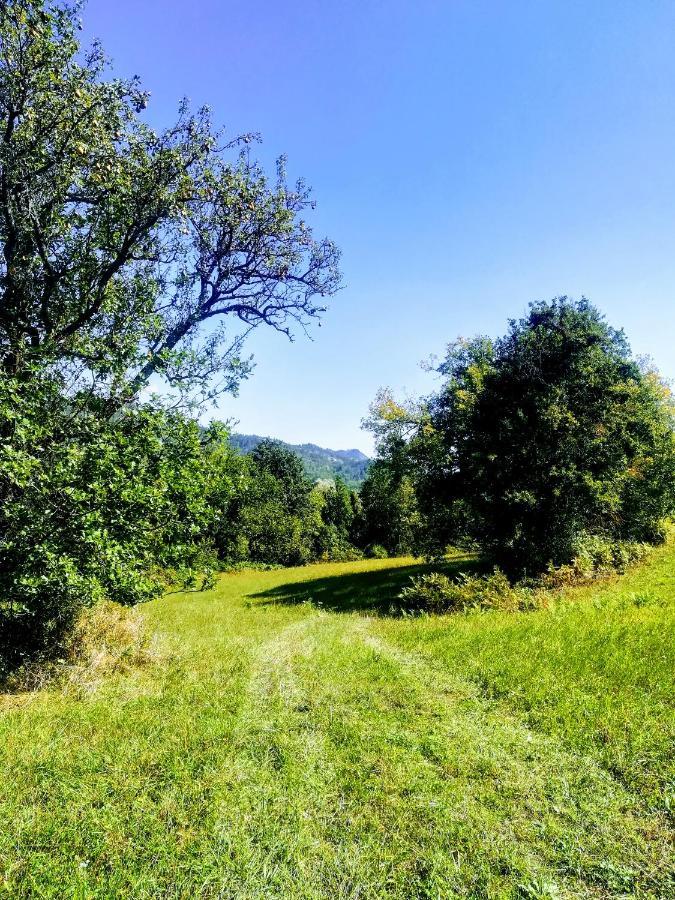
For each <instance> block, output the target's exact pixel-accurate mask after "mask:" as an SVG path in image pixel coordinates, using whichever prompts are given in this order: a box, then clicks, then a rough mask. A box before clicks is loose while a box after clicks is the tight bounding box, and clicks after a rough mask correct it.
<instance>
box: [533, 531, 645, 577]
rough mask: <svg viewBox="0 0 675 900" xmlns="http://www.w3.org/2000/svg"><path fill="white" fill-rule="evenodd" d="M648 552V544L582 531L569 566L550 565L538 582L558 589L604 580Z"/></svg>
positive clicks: (623, 569) (574, 546)
mask: <svg viewBox="0 0 675 900" xmlns="http://www.w3.org/2000/svg"><path fill="white" fill-rule="evenodd" d="M649 550H650V545H649V544H645V543H641V542H638V541H612V540H610V539H609V538H607V537H604V536H602V535H597V534H589V533H588V532H581V533H580V534H579V535H578V536H577V538H576V540H575V541H574V544H573V552H574V556H573V558H572V561H571V563H569V564H568V565H564V566H554V565H553V564H552V563H549V566H548V569H547V571H546V572H545V573H544V575H543V576H542V577H541V578H540V579H539V581H540V583H541V584H542V585H543V586H544V587H546V588H558V587H565V586H567V585H572V584H580V583H583V582H587V581H594V580H595V579H596V578H605V577H607V576H608V575H611V574H613V573H615V572H618V573H621V572H625V571H626V569H627V568H628V567H629V566H631V565H633V564H634V563H636V562H639V560H641V559H643V558H644V557H645V555H646V554H647V553H648V552H649Z"/></svg>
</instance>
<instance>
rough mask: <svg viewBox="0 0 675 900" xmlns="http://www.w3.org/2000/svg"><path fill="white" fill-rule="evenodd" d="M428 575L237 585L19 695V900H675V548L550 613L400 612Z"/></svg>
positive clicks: (168, 606) (13, 887) (7, 864)
mask: <svg viewBox="0 0 675 900" xmlns="http://www.w3.org/2000/svg"><path fill="white" fill-rule="evenodd" d="M472 564H473V563H472V560H470V559H468V558H462V557H457V558H455V559H454V560H452V561H451V562H449V563H448V568H449V569H450V570H451V571H455V572H457V571H460V570H466V569H468V568H470V567H471V565H472ZM421 570H424V567H422V566H418V565H417V564H416V563H415V561H414V560H412V559H397V560H371V561H359V562H353V563H339V564H337V563H328V564H318V565H313V566H306V567H303V568H297V569H285V570H273V571H267V572H260V571H246V572H241V573H237V574H226V575H223V576H221V577H220V578H219V580H218V583H217V585H216V587H215V588H214V589H213V590H211V591H207V592H201V593H199V592H195V593H177V594H172V595H168V596H166V597H164V598H163V599H161V600H158V601H155V602H153V603H151V604H148V605H146V606H144V607H142V608H141V610H140V615H142V616H143V617H144V619H145V620H146V624H147V627H148V628H149V629H151V630H152V631H153V632H156V633H157V635H158V645H157V651H156V653H157V654H158V658H157V659H156V660H155V661H152V660H151V661H149V662H148V663H147V664H146V665H144V666H130V667H128V668H127V669H126V671H122V672H118V673H113V674H110V675H106V676H103V677H100V678H93V679H90V680H89V681H87V679H84V680H82V679H80V681H76V682H75V683H71V684H69V685H66V686H65V687H64V686H61V687H59V686H52V687H51V688H46V689H43V690H41V691H37V692H31V693H24V694H21V693H19V694H6V695H3V696H2V700H1V703H0V767H1V771H2V781H1V782H0V822H1V823H2V825H1V826H0V895H2V896H7V897H12V898H22V897H45V898H47V897H53V898H57V897H58V898H90V897H92V898H94V897H96V898H112V897H134V898H146V897H147V898H150V897H162V898H179V897H180V898H193V897H209V898H211V897H213V898H215V897H221V898H230V897H231V898H251V900H253V898H256V900H257V898H268V897H269V898H298V900H301V898H302V900H308V898H324V897H331V898H450V897H500V898H501V897H504V898H505V897H529V898H534V897H644V898H648V897H649V898H657V897H658V898H665V897H669V896H673V895H674V893H675V881H674V880H673V879H674V872H673V856H672V843H671V838H672V832H671V830H670V828H669V814H670V813H672V806H673V803H674V802H675V801H674V800H673V794H672V778H673V752H672V751H673V733H674V727H673V726H674V718H673V703H672V702H673V673H674V671H675V665H674V663H675V646H674V642H673V633H674V631H673V625H674V624H675V546H674V545H673V544H672V542H671V543H670V544H669V545H667V546H666V547H663V548H660V549H658V550H655V551H654V552H653V553H652V555H651V556H650V557H649V560H648V561H647V562H646V563H642V564H641V565H640V566H639V567H637V568H635V569H633V570H632V571H631V572H629V573H628V574H627V575H624V576H619V577H616V578H614V579H611V580H608V581H606V582H602V583H597V584H595V585H593V586H591V587H584V588H574V589H571V590H569V591H568V592H567V594H566V595H565V596H563V597H561V598H559V599H558V600H557V601H556V602H555V603H554V604H553V605H552V606H551V607H550V608H549V609H545V610H539V611H535V612H523V613H503V612H473V613H468V614H452V615H445V616H422V617H409V616H401V615H393V614H390V611H389V607H390V604H391V601H392V600H393V599H394V598H395V597H396V595H397V593H398V592H399V590H400V588H401V587H402V586H403V585H404V584H405V583H406V582H407V581H408V577H409V575H410V574H411V573H412V572H416V571H421ZM138 614H139V613H131V615H138Z"/></svg>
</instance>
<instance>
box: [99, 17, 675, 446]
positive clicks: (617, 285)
mask: <svg viewBox="0 0 675 900" xmlns="http://www.w3.org/2000/svg"><path fill="white" fill-rule="evenodd" d="M84 22H85V29H84V35H85V38H87V37H91V36H96V37H99V38H100V39H101V41H102V42H103V45H104V47H105V48H106V50H107V51H108V53H109V54H110V55H112V57H113V59H114V62H115V68H116V70H117V71H118V72H119V73H120V74H125V75H133V74H138V75H140V76H141V77H142V79H143V82H144V84H145V86H146V87H147V88H148V89H150V90H151V91H152V101H151V105H150V108H149V110H148V114H149V115H150V117H151V120H152V122H153V124H157V125H161V124H169V123H170V121H171V119H172V118H173V117H174V115H175V111H176V106H177V101H178V100H179V99H180V98H181V97H182V96H185V95H187V96H188V97H190V98H191V100H192V101H193V102H194V104H195V105H201V104H203V103H208V104H209V105H210V106H211V107H212V108H213V110H214V114H215V119H216V120H217V121H219V122H222V123H223V124H225V125H226V126H227V127H228V129H229V130H230V131H231V133H232V134H234V133H238V132H244V131H259V132H261V133H262V136H263V138H264V144H263V146H262V147H261V148H260V155H261V157H262V158H263V159H264V160H265V161H268V162H270V163H271V162H272V161H273V159H274V157H275V156H276V155H278V154H279V153H286V154H287V155H288V160H289V173H290V174H291V175H292V176H295V175H304V176H305V177H306V178H307V179H308V181H309V183H310V184H312V185H313V187H314V189H315V197H316V199H317V201H318V207H317V210H316V213H315V214H314V217H313V220H312V221H313V224H314V225H315V228H316V230H317V232H318V233H319V234H320V235H321V234H327V235H329V236H330V237H331V238H333V239H334V240H335V241H337V243H338V244H339V245H340V246H341V248H342V251H343V263H344V265H343V269H344V274H345V288H344V290H343V291H342V292H341V293H340V294H339V295H338V296H336V297H335V298H334V300H333V302H332V305H331V309H330V310H329V312H328V313H327V315H326V317H325V319H324V323H323V326H322V327H321V328H320V329H315V331H314V340H313V341H308V340H306V339H305V338H304V337H302V336H299V337H298V339H297V341H296V342H295V343H294V344H289V343H288V342H287V341H286V339H285V338H284V337H283V336H281V335H278V334H270V333H264V332H263V331H259V333H258V334H257V335H256V336H255V337H254V339H253V340H252V341H251V344H250V346H251V350H252V351H253V352H254V353H255V355H256V357H257V360H258V365H257V369H256V371H255V373H254V375H253V376H252V378H251V379H250V381H248V382H247V383H245V384H244V385H243V387H242V390H241V392H240V395H239V397H238V398H237V399H232V398H226V399H225V400H224V401H223V402H221V404H220V415H221V416H222V417H226V416H231V417H235V418H237V419H238V420H239V426H238V430H240V431H244V432H252V433H258V434H270V435H273V436H276V437H280V438H283V439H285V440H289V441H292V442H301V441H312V442H314V443H318V444H322V445H324V446H329V447H334V448H347V447H354V446H356V447H360V448H361V449H364V450H366V451H368V450H369V449H370V446H371V444H370V439H369V437H368V435H366V434H365V433H364V432H362V431H361V430H360V428H359V422H360V419H361V418H362V416H363V415H364V414H365V413H366V410H367V407H368V404H369V402H370V400H371V399H372V397H373V395H374V394H375V391H376V390H377V388H378V387H379V386H382V385H390V386H392V387H393V388H394V389H395V390H396V391H398V392H400V393H405V392H408V393H411V394H413V395H414V394H419V393H422V392H426V391H428V390H429V389H430V388H431V387H432V386H433V382H432V381H431V380H430V376H429V375H428V374H425V373H424V372H422V371H421V370H420V368H419V362H420V360H421V359H423V358H426V357H428V356H429V355H430V354H432V353H436V354H440V353H442V352H443V348H444V346H445V344H446V343H448V342H449V341H450V340H453V339H454V338H455V337H456V336H457V335H460V334H461V335H465V336H468V335H471V334H474V333H477V332H481V333H487V334H491V335H498V334H500V333H503V331H504V330H505V327H506V323H507V319H508V318H509V317H513V316H519V315H521V314H522V313H523V312H524V311H525V309H526V306H527V303H528V301H530V300H535V299H545V298H550V297H552V296H555V295H557V294H563V293H564V294H570V295H572V296H580V295H581V294H585V295H586V296H587V297H589V298H590V299H591V300H592V301H593V302H594V303H595V304H597V305H598V306H599V307H600V308H601V309H602V310H603V312H604V313H605V314H606V315H607V318H608V319H609V321H610V322H611V323H612V324H613V325H616V326H623V327H624V328H625V329H626V332H627V334H628V337H629V339H630V340H631V344H632V346H633V349H634V351H635V352H636V353H640V354H649V355H651V356H652V357H653V359H654V360H655V362H656V364H657V365H658V366H659V368H660V369H661V371H662V372H664V374H667V375H668V376H669V377H675V346H674V344H675V3H673V2H672V0H664V2H659V0H632V2H622V0H607V2H605V0H584V2H576V0H546V2H541V0H533V2H524V0H503V2H500V0H444V2H442V0H414V2H413V0H341V2H339V0H274V2H273V0H237V2H231V0H190V2H183V0H182V2H178V0H134V2H132V0H90V2H89V5H88V7H87V8H86V9H85V13H84ZM270 171H271V169H270Z"/></svg>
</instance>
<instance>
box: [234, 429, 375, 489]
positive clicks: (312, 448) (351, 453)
mask: <svg viewBox="0 0 675 900" xmlns="http://www.w3.org/2000/svg"><path fill="white" fill-rule="evenodd" d="M263 440H265V438H263V437H261V436H260V435H258V434H232V435H230V443H231V444H232V446H233V447H235V448H236V449H237V450H239V451H240V452H241V453H250V452H251V451H252V450H254V449H255V448H256V447H257V446H258V444H259V443H260V442H261V441H263ZM272 440H276V438H272ZM279 443H280V444H282V445H283V446H284V447H287V448H288V449H289V450H292V451H293V452H294V453H297V454H298V456H299V457H300V458H301V459H302V461H303V463H304V466H305V471H306V472H307V477H308V478H311V479H312V481H319V480H322V479H324V480H334V479H335V478H337V477H340V478H342V480H343V481H344V482H345V483H346V484H347V485H349V487H352V488H357V487H359V486H360V485H361V484H362V483H363V480H364V479H365V477H366V473H367V471H368V466H369V465H370V462H371V460H370V457H368V456H366V454H365V453H362V452H361V451H360V450H356V449H352V450H330V449H328V448H327V447H319V446H318V445H317V444H289V443H287V442H286V441H279Z"/></svg>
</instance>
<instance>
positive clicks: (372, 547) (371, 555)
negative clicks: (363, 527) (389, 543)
mask: <svg viewBox="0 0 675 900" xmlns="http://www.w3.org/2000/svg"><path fill="white" fill-rule="evenodd" d="M365 555H366V556H367V557H368V559H387V557H388V556H389V554H388V553H387V549H386V547H383V546H382V544H369V545H368V546H367V547H366V550H365Z"/></svg>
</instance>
